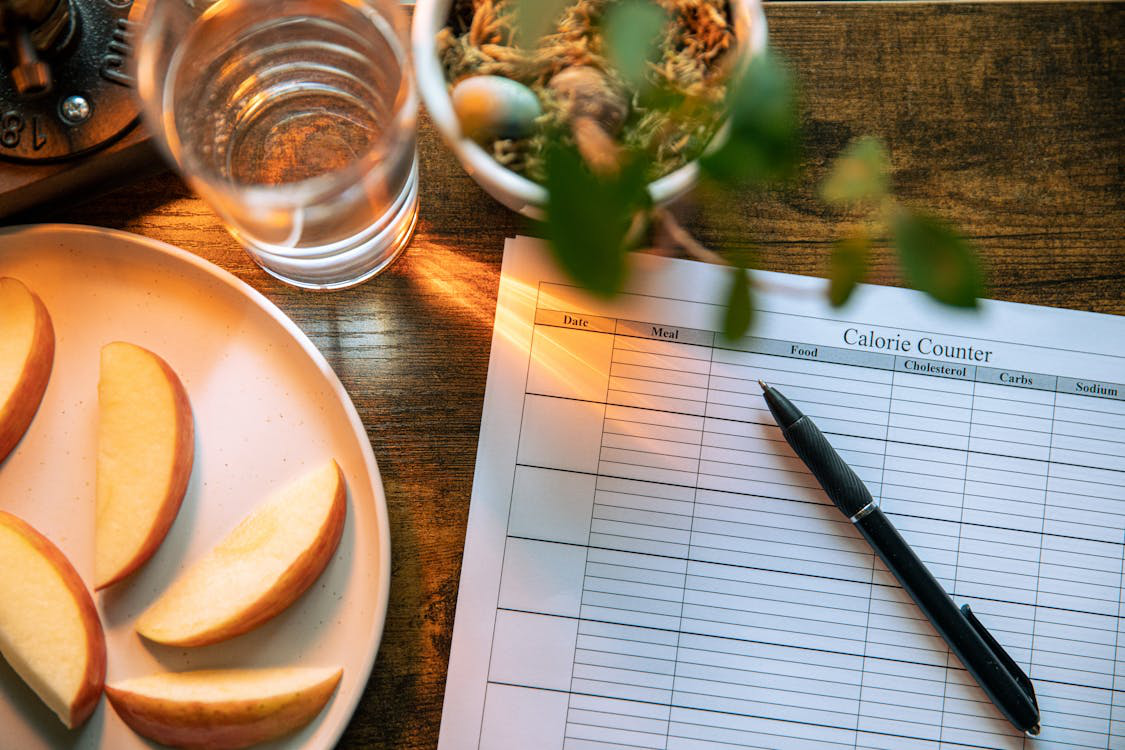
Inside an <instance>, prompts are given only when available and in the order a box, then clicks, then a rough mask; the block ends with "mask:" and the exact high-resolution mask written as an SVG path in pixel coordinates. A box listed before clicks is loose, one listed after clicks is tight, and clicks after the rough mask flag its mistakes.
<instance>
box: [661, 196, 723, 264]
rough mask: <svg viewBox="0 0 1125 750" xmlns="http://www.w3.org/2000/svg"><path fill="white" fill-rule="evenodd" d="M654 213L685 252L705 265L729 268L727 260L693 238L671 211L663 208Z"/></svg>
mask: <svg viewBox="0 0 1125 750" xmlns="http://www.w3.org/2000/svg"><path fill="white" fill-rule="evenodd" d="M653 213H654V214H655V215H656V218H657V220H658V221H660V224H661V226H663V227H664V231H666V232H667V233H668V235H669V236H670V237H671V238H672V241H673V242H675V243H676V244H677V245H678V246H679V247H680V248H681V249H682V250H683V251H684V252H686V253H687V254H688V255H690V256H691V257H693V258H695V259H696V260H701V261H703V262H704V263H714V264H716V265H719V266H729V265H730V263H728V262H727V260H726V258H724V257H723V256H721V255H719V254H718V253H716V252H715V251H714V250H708V249H707V248H705V247H704V246H703V245H702V244H701V243H700V242H699V240H697V239H695V238H694V237H692V236H691V233H690V232H688V230H686V229H684V227H683V225H682V224H680V222H679V220H677V219H676V217H675V216H673V215H672V213H671V212H670V211H667V210H666V209H663V208H657V209H654V211H653Z"/></svg>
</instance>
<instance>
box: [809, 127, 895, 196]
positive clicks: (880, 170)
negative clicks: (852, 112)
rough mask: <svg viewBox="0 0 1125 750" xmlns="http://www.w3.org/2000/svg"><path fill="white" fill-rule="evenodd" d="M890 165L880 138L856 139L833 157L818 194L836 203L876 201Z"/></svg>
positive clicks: (882, 189) (884, 187) (886, 178)
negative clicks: (830, 168)
mask: <svg viewBox="0 0 1125 750" xmlns="http://www.w3.org/2000/svg"><path fill="white" fill-rule="evenodd" d="M890 164H891V160H890V156H889V155H888V154H887V148H886V146H884V145H883V142H882V141H881V140H879V139H878V138H872V137H870V136H865V137H863V138H858V139H856V140H854V141H852V142H851V144H850V145H849V146H848V147H847V148H846V149H844V152H843V153H842V154H840V155H839V156H838V157H836V161H835V162H834V163H833V164H832V171H831V172H829V173H828V177H826V178H825V180H824V182H823V183H822V184H821V186H820V197H822V198H823V199H824V200H825V201H827V202H828V203H833V204H836V205H849V204H856V203H873V202H877V201H879V200H880V199H881V198H882V197H883V196H885V195H886V194H887V187H888V182H889V180H888V172H889V171H890Z"/></svg>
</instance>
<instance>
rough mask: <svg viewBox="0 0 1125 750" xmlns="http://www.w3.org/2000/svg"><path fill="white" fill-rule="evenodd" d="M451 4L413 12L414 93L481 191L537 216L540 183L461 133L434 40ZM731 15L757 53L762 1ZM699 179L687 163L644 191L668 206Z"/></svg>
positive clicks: (437, 2) (746, 45)
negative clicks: (415, 91)
mask: <svg viewBox="0 0 1125 750" xmlns="http://www.w3.org/2000/svg"><path fill="white" fill-rule="evenodd" d="M451 2H452V0H418V2H417V4H416V7H415V8H414V21H413V30H412V32H411V38H412V41H411V44H412V48H413V53H414V71H415V75H416V76H417V79H418V91H419V93H420V94H421V96H422V101H423V102H424V103H425V105H426V109H427V110H429V113H430V118H431V119H432V120H433V121H434V124H435V125H436V126H437V128H438V130H439V131H440V132H441V135H442V137H443V138H444V139H445V142H446V144H448V146H449V148H450V149H452V150H453V153H454V154H456V155H457V159H458V160H459V161H460V162H461V166H462V167H464V168H465V171H466V172H468V173H469V175H470V176H471V177H472V178H473V179H474V180H476V181H477V184H479V185H480V186H481V187H482V188H484V189H485V191H486V192H487V193H488V194H489V195H491V196H492V197H493V198H495V199H496V200H498V201H500V202H501V203H503V204H504V205H505V206H507V207H508V208H510V209H512V210H513V211H517V212H519V213H521V214H524V215H525V216H529V217H531V218H541V217H542V208H543V206H545V205H546V203H547V191H546V190H545V189H544V188H543V186H542V185H539V184H538V183H535V182H532V181H531V180H529V179H527V178H526V177H524V176H523V175H520V174H517V173H515V172H513V171H511V170H510V169H508V168H506V167H504V166H501V165H500V163H499V162H497V161H496V160H495V159H493V158H492V156H490V155H489V154H488V152H487V151H485V150H484V149H483V148H481V147H480V145H479V144H478V143H476V142H475V141H474V140H472V139H471V138H468V137H466V136H465V135H464V134H463V133H462V132H461V126H460V123H459V122H458V121H457V115H456V114H455V113H454V111H453V102H452V101H451V100H450V97H449V82H448V81H446V79H445V71H444V70H442V66H441V61H440V60H439V59H438V55H437V45H436V44H435V43H434V39H435V37H436V36H437V33H438V31H440V30H441V28H442V27H443V26H445V24H446V21H447V19H448V18H449V6H450V3H451ZM731 10H732V12H733V14H734V23H735V36H736V37H737V39H738V45H739V48H740V49H741V50H743V51H744V52H749V53H750V54H758V53H759V52H761V51H762V50H764V49H765V48H766V38H767V34H766V16H765V14H764V13H763V12H762V3H761V0H731ZM725 135H726V130H725V128H724V129H721V130H720V131H719V133H718V134H717V135H716V136H715V138H714V139H713V141H712V145H715V144H717V143H718V142H720V141H721V140H722V139H723V138H725ZM698 178H699V165H698V164H697V163H696V162H694V161H693V162H691V163H689V164H685V165H684V166H682V167H680V168H679V169H677V170H675V171H674V172H670V173H669V174H666V175H664V176H663V177H661V178H660V179H658V180H654V181H653V182H651V183H649V186H648V190H649V193H650V194H651V195H652V200H653V202H654V203H656V204H658V205H659V204H664V203H669V202H671V201H673V200H675V199H676V198H679V197H680V196H681V195H683V194H684V193H687V192H688V191H689V190H691V189H692V188H693V187H694V186H695V183H696V180H697V179H698Z"/></svg>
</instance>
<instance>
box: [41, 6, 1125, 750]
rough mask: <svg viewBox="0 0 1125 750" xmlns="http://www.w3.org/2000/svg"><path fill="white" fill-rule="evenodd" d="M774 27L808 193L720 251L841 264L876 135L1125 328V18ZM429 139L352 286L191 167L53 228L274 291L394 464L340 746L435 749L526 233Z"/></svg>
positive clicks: (776, 13)
mask: <svg viewBox="0 0 1125 750" xmlns="http://www.w3.org/2000/svg"><path fill="white" fill-rule="evenodd" d="M767 15H768V17H769V22H770V37H771V41H772V43H773V45H774V46H775V48H777V49H780V50H782V51H783V52H784V53H785V54H786V55H787V56H788V57H789V59H790V60H791V61H792V62H793V63H794V64H795V66H796V68H797V70H798V72H799V75H800V78H801V81H802V83H803V86H804V101H805V107H806V112H807V117H806V126H807V153H806V168H807V177H808V179H807V180H805V181H803V182H802V183H801V186H800V187H795V188H793V189H791V190H788V191H785V192H781V193H777V194H768V195H756V194H745V195H738V196H727V197H717V196H700V197H699V199H698V200H697V201H696V203H695V205H692V206H683V207H681V209H680V211H681V212H682V215H683V216H685V217H686V220H687V221H688V223H689V225H690V226H691V227H692V228H693V229H695V230H696V231H697V233H698V235H699V236H700V237H701V238H702V239H703V240H704V241H706V242H707V243H709V244H710V245H711V246H712V247H716V248H720V249H731V248H738V247H747V246H753V247H755V248H757V254H758V255H757V257H758V259H759V265H760V266H761V267H763V268H767V269H771V270H775V271H788V272H792V273H800V274H812V275H818V274H822V273H823V272H824V269H825V267H826V264H827V251H828V247H829V243H830V241H831V238H832V237H833V236H834V233H835V232H836V231H837V230H838V223H839V221H840V219H841V217H839V216H837V215H835V214H833V213H832V212H830V211H828V210H826V209H825V208H824V207H823V206H822V205H821V204H820V203H819V202H818V201H817V200H816V199H815V195H814V192H813V190H812V189H811V188H810V185H813V184H815V182H816V181H817V180H818V179H819V177H820V176H821V175H822V174H823V171H824V169H825V165H826V164H827V162H828V160H829V158H830V157H831V155H833V154H835V153H836V152H837V151H839V149H841V148H842V147H843V146H844V145H845V144H846V143H847V142H848V141H849V140H850V139H851V138H852V137H854V136H856V135H859V134H874V135H879V136H882V137H883V138H885V139H886V141H887V143H888V144H889V146H890V149H891V153H892V157H893V162H894V168H895V187H896V190H897V191H898V194H899V195H900V196H902V197H903V198H904V199H905V200H907V201H909V202H916V203H918V204H920V205H926V206H928V207H930V208H932V209H933V210H935V211H937V212H938V213H940V214H941V215H943V216H945V217H947V218H949V219H952V220H954V221H955V222H957V223H958V224H959V225H960V227H961V228H962V229H963V231H964V232H965V233H966V234H967V235H968V236H969V237H970V238H972V239H973V241H974V242H975V243H976V244H977V246H978V248H979V249H980V252H981V255H982V257H983V259H984V263H985V265H986V266H987V269H988V272H989V277H990V283H991V291H990V294H991V296H993V297H996V298H998V299H1003V300H1012V301H1016V302H1027V303H1034V304H1042V305H1053V306H1058V307H1073V308H1078V309H1082V310H1095V311H1099V312H1106V313H1115V314H1119V315H1120V314H1125V270H1123V269H1125V239H1123V235H1125V191H1123V179H1125V104H1123V101H1125V100H1123V97H1122V91H1123V89H1125V70H1123V68H1125V55H1123V54H1122V53H1123V51H1125V50H1123V49H1122V47H1123V46H1125V45H1123V40H1125V6H1122V5H1103V4H1053V3H1052V4H1040V3H1030V4H1026V5H1023V4H979V5H978V4H913V3H911V4H905V3H904V4H897V3H888V4H880V3H773V4H770V5H768V8H767ZM419 148H420V151H421V159H422V185H423V187H422V206H421V217H422V218H421V220H420V223H419V226H418V232H417V235H416V237H415V239H414V243H413V245H412V246H411V248H410V250H409V252H408V253H407V254H406V255H405V256H404V257H403V258H402V259H401V260H400V261H398V263H397V264H396V265H395V266H394V267H393V268H392V269H391V270H390V271H388V272H387V273H386V274H384V275H383V276H381V277H379V278H378V279H376V280H375V281H372V282H370V283H368V284H366V285H364V286H362V287H360V288H358V289H353V290H350V291H346V292H338V293H334V294H310V293H307V292H301V291H297V290H295V289H291V288H288V287H285V286H283V285H281V284H280V283H278V282H276V281H274V280H272V279H271V278H270V277H268V276H267V275H266V274H264V273H263V272H261V271H260V270H258V268H257V267H256V266H254V265H253V264H252V263H251V262H250V261H249V260H248V259H247V257H246V256H245V255H244V254H243V252H242V251H241V250H240V249H239V248H238V246H237V245H236V244H235V242H234V241H233V240H232V239H231V237H230V236H229V235H228V234H227V233H226V231H225V230H224V229H223V227H222V226H221V225H220V223H219V222H218V220H217V219H216V218H215V216H214V215H213V214H212V213H211V212H210V211H209V210H208V209H207V207H206V206H205V205H204V204H203V203H202V201H200V200H199V199H198V198H196V197H194V196H193V195H192V194H191V192H190V191H189V190H188V189H187V188H186V187H185V186H184V185H183V183H182V182H180V180H178V179H177V178H176V177H174V176H172V175H169V174H161V175H159V176H156V177H151V178H148V179H145V180H142V181H140V182H137V183H136V184H133V185H131V186H129V187H126V188H124V189H121V190H119V191H117V192H114V193H110V194H108V195H102V196H99V197H98V198H97V199H96V200H91V201H89V202H87V203H85V204H82V205H77V206H72V207H68V208H65V209H61V210H55V211H51V212H41V213H39V214H38V215H36V216H34V217H33V218H34V219H35V220H37V221H63V222H75V223H82V224H96V225H100V226H107V227H115V228H119V229H124V230H127V231H131V232H136V233H138V234H143V235H146V236H148V237H153V238H155V239H159V240H163V241H165V242H169V243H172V244H173V245H178V246H179V247H182V248H185V249H187V250H190V251H192V252H196V253H198V254H199V255H201V256H203V257H205V258H207V259H209V260H211V261H213V262H215V263H217V264H218V265H220V266H222V267H224V268H226V269H228V270H230V271H232V272H233V273H235V274H236V275H237V276H239V277H240V278H242V279H244V280H245V281H247V282H248V283H249V284H251V285H252V286H253V287H255V288H256V289H258V290H259V291H261V292H262V293H264V294H265V295H266V296H267V297H269V298H270V299H271V300H273V301H274V302H275V303H276V304H277V305H278V306H279V307H280V308H281V309H282V310H284V311H285V312H286V313H287V314H289V315H290V316H291V317H292V318H293V319H294V320H295V321H296V322H297V323H298V324H299V325H300V326H301V327H302V328H303V329H304V330H305V331H306V332H307V333H308V334H309V336H310V337H311V338H312V340H313V341H314V342H315V343H316V345H317V346H318V347H320V349H321V351H323V352H324V354H325V355H326V356H327V357H328V359H329V361H330V362H331V363H332V365H333V366H334V367H335V368H336V372H337V373H339V375H340V378H341V380H342V381H343V383H344V385H345V386H346V387H347V389H348V392H349V393H350V394H351V396H352V398H353V399H354V401H355V404H356V407H357V408H358V409H359V413H360V416H361V417H362V419H363V421H364V424H365V425H366V426H367V433H368V436H369V437H370V439H371V442H372V445H373V446H374V449H375V454H376V456H377V457H378V460H379V466H380V469H381V470H382V473H383V479H384V482H385V483H386V490H387V500H388V503H389V506H390V516H391V524H392V531H391V534H392V539H393V544H394V549H393V571H392V586H391V603H390V610H389V613H388V615H387V623H386V630H385V634H384V637H383V645H382V649H381V650H380V652H379V658H378V661H377V662H376V665H375V671H374V673H373V674H372V676H371V680H370V683H369V684H368V687H367V692H366V695H365V697H364V700H363V702H362V703H361V704H360V707H359V710H358V711H357V712H356V715H355V718H354V719H353V721H352V722H351V725H350V726H349V728H348V731H347V734H346V735H345V737H344V740H343V742H342V743H341V746H342V747H369V748H388V749H389V748H396V749H403V750H406V749H413V748H433V747H435V746H436V744H437V734H438V725H439V721H440V718H441V705H442V697H443V693H444V688H445V673H446V664H447V660H448V657H449V644H450V637H451V634H452V629H453V613H454V606H455V602H456V596H457V583H458V573H459V570H460V564H461V550H462V545H463V541H464V534H465V519H466V514H467V511H468V502H469V493H470V488H471V484H472V472H473V463H474V459H475V455H476V443H477V433H478V429H479V425H480V414H481V403H482V398H483V395H484V385H485V373H486V370H487V365H488V351H489V342H490V337H491V334H492V318H493V313H494V311H495V304H496V289H497V283H498V278H499V271H500V257H501V249H502V247H503V241H504V238H505V237H508V236H511V235H514V234H516V233H517V232H520V231H521V230H522V231H526V228H525V226H524V224H523V223H522V221H521V220H520V219H519V217H517V216H515V215H513V214H511V213H509V212H508V211H506V210H505V209H503V208H502V207H501V206H499V205H498V204H497V203H495V202H494V201H492V200H491V199H490V198H489V197H488V196H487V195H485V194H484V193H483V192H482V191H481V190H480V189H479V188H478V187H477V186H476V185H475V183H473V181H472V180H471V179H470V178H469V177H467V176H466V175H465V174H464V173H463V172H462V171H461V169H460V167H459V166H458V164H457V163H456V161H455V160H454V159H453V157H452V156H451V155H450V154H449V152H448V151H446V149H445V148H444V146H443V145H442V143H441V142H440V139H439V138H438V136H437V134H436V132H435V131H434V129H433V127H432V126H431V125H430V123H429V121H428V120H426V119H425V118H423V121H422V127H421V132H420V144H419ZM895 273H896V272H895V264H894V262H893V257H892V256H891V254H890V253H889V252H888V251H886V250H885V249H884V250H880V251H879V252H878V253H877V255H876V260H875V263H874V268H873V272H872V276H871V280H872V281H874V282H877V283H883V284H897V283H899V281H898V278H897V277H896V275H895Z"/></svg>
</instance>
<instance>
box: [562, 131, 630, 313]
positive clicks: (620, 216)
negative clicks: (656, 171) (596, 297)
mask: <svg viewBox="0 0 1125 750" xmlns="http://www.w3.org/2000/svg"><path fill="white" fill-rule="evenodd" d="M646 166H647V165H646V164H645V162H644V160H643V159H638V158H630V159H627V160H626V163H625V164H624V165H623V166H622V167H621V170H620V171H619V172H618V173H617V174H616V175H613V176H597V175H595V174H594V173H593V172H591V171H590V170H589V168H587V167H586V164H585V163H584V162H583V161H582V157H581V156H580V155H579V154H578V151H577V149H575V148H574V147H573V146H568V145H566V144H564V143H562V142H555V143H553V144H551V146H550V147H549V148H548V151H547V159H546V171H547V176H546V187H547V220H546V226H545V229H546V235H547V237H548V238H550V240H551V247H552V248H553V250H554V252H555V257H557V258H558V261H559V263H560V264H561V265H562V267H563V269H564V270H565V271H566V272H567V273H569V274H570V275H571V276H572V277H573V278H574V280H575V281H577V282H578V283H580V284H582V285H583V286H584V287H586V288H587V289H589V290H591V291H593V292H595V293H597V294H602V295H611V294H615V293H617V292H618V291H620V289H621V284H622V282H624V280H625V252H626V251H627V250H628V249H629V248H627V247H625V239H626V235H627V234H628V232H629V227H630V224H631V222H632V219H633V216H634V214H636V212H637V211H640V210H643V209H646V208H648V207H649V204H650V200H649V194H648V190H647V189H646V184H645V183H646V179H645V169H646Z"/></svg>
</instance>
